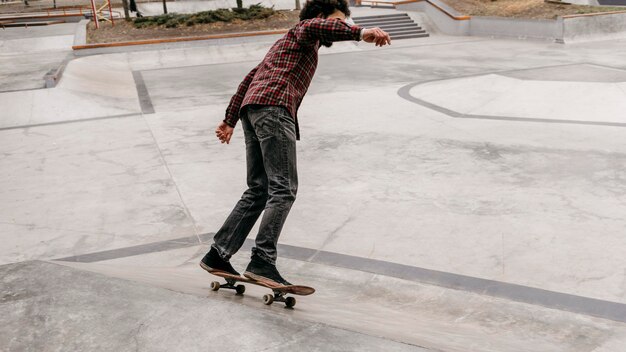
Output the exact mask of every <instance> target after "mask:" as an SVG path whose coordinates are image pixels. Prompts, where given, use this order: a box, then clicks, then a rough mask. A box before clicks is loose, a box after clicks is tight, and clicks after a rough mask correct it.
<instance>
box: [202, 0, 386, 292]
mask: <svg viewBox="0 0 626 352" xmlns="http://www.w3.org/2000/svg"><path fill="white" fill-rule="evenodd" d="M349 15H350V10H349V8H348V4H347V2H346V0H309V1H307V3H306V4H305V5H304V7H303V9H302V11H301V12H300V22H299V23H298V24H297V25H296V26H294V27H293V28H292V29H291V30H289V32H288V33H287V34H285V36H284V37H283V38H281V39H279V40H278V41H277V42H276V43H274V45H273V46H272V48H271V49H270V50H269V52H268V53H267V55H266V56H265V58H264V59H263V61H262V62H261V63H260V64H259V65H258V66H256V67H255V68H254V69H252V71H250V73H248V75H247V76H246V77H245V78H244V80H243V82H241V84H240V85H239V88H238V89H237V92H236V93H235V95H234V96H233V97H232V99H231V101H230V104H229V105H228V108H227V109H226V118H225V119H224V121H223V122H222V123H220V124H219V126H218V127H217V129H216V131H215V134H216V136H217V137H218V138H219V139H220V141H221V142H222V143H227V144H228V143H229V142H230V138H231V136H232V134H233V129H234V128H235V125H236V123H237V120H239V119H240V118H241V124H242V125H243V131H244V135H245V142H246V164H247V183H248V189H247V190H246V191H245V192H244V193H243V196H242V197H241V199H240V200H239V202H238V203H237V205H236V206H235V208H234V209H233V211H232V212H231V214H230V215H229V216H228V218H227V219H226V222H225V223H224V225H223V226H222V228H221V229H220V230H219V231H218V232H217V233H216V234H215V237H214V243H213V245H212V246H211V249H210V251H209V252H208V253H207V254H206V255H205V256H204V258H203V259H202V261H201V262H200V266H201V267H202V268H203V269H205V270H207V271H208V272H227V273H230V274H233V275H239V273H238V272H237V271H236V270H235V269H234V268H233V267H232V265H231V264H230V262H229V259H230V257H231V256H232V255H233V254H235V253H236V252H237V251H238V250H239V249H240V248H241V246H242V245H243V243H244V241H245V239H246V237H247V236H248V233H249V232H250V230H251V229H252V227H253V226H254V224H255V222H256V221H257V219H258V218H259V216H260V214H261V212H263V211H265V212H264V214H263V218H262V220H261V224H260V228H259V233H258V235H257V237H256V241H255V247H254V248H252V258H251V261H250V264H248V267H247V268H246V271H245V273H244V276H246V277H248V278H250V279H254V280H257V281H261V282H263V283H265V284H268V285H273V286H281V285H290V283H289V282H288V281H287V280H285V279H284V278H283V277H282V276H281V275H280V273H279V272H278V270H277V269H276V257H277V254H276V245H277V243H278V237H279V235H280V232H281V230H282V228H283V225H284V223H285V220H286V219H287V215H288V214H289V210H290V209H291V205H292V204H293V202H294V200H295V199H296V192H297V189H298V176H297V168H296V140H297V139H299V129H298V117H297V111H298V108H299V106H300V103H301V102H302V98H303V97H304V95H305V93H306V91H307V89H308V87H309V84H310V83H311V79H312V78H313V74H314V73H315V69H316V67H317V60H318V49H319V46H320V45H323V46H326V47H330V46H331V45H332V43H333V42H335V41H345V40H355V41H359V40H364V41H365V42H367V43H375V44H376V45H377V46H383V45H386V44H391V39H390V37H389V35H388V34H387V33H385V32H384V31H383V30H381V29H379V28H368V29H362V28H360V27H358V26H356V25H350V24H349V21H348V20H346V17H347V16H349Z"/></svg>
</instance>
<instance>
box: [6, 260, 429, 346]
mask: <svg viewBox="0 0 626 352" xmlns="http://www.w3.org/2000/svg"><path fill="white" fill-rule="evenodd" d="M0 277H2V278H3V279H2V283H1V284H0V285H1V286H0V289H1V292H2V294H1V296H0V303H2V304H0V346H2V349H3V350H6V351H61V350H62V351H131V350H132V351H236V352H244V351H261V350H263V351H293V350H294V349H295V348H297V349H298V351H407V352H408V351H426V350H425V349H422V348H419V347H415V346H411V345H406V344H402V343H397V342H393V341H389V340H385V339H381V338H376V337H371V336H367V335H363V334H359V333H355V332H351V331H347V330H343V329H337V328H333V327H329V326H327V325H325V324H320V323H312V322H308V321H302V320H297V319H294V318H293V317H290V316H289V314H281V315H276V314H272V313H268V312H263V311H260V310H256V309H252V308H250V307H246V306H242V305H239V304H236V303H231V302H224V301H221V302H220V301H216V300H212V299H207V298H203V297H195V296H192V295H187V294H181V293H177V292H172V291H169V290H166V289H162V288H156V287H150V286H145V285H141V284H137V283H133V282H130V281H125V280H120V279H115V278H109V277H105V276H103V275H100V274H95V273H90V272H84V271H79V270H76V269H72V268H68V267H65V266H61V265H56V264H51V263H46V262H40V261H34V262H22V263H18V264H10V265H4V266H1V267H0Z"/></svg>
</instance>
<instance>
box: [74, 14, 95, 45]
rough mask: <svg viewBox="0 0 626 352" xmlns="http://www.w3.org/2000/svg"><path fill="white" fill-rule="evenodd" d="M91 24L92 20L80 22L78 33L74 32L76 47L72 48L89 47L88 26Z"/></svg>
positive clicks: (77, 27) (77, 28)
mask: <svg viewBox="0 0 626 352" xmlns="http://www.w3.org/2000/svg"><path fill="white" fill-rule="evenodd" d="M89 22H91V20H81V21H80V22H78V25H77V26H76V31H75V32H74V45H73V46H72V48H73V47H75V46H81V45H87V25H88V24H89Z"/></svg>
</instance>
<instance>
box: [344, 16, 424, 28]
mask: <svg viewBox="0 0 626 352" xmlns="http://www.w3.org/2000/svg"><path fill="white" fill-rule="evenodd" d="M354 23H356V24H357V25H359V26H363V27H375V26H376V27H379V26H382V25H385V24H396V23H415V22H413V20H412V19H410V18H398V19H389V20H374V21H361V22H357V21H354Z"/></svg>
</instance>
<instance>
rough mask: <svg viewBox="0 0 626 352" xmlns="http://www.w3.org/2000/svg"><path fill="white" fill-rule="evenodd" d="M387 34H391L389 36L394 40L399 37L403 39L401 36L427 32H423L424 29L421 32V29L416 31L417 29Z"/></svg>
mask: <svg viewBox="0 0 626 352" xmlns="http://www.w3.org/2000/svg"><path fill="white" fill-rule="evenodd" d="M387 33H389V35H390V36H391V37H392V38H398V37H401V36H403V35H405V34H425V33H426V31H425V30H423V29H421V30H419V29H418V30H415V29H405V30H401V31H393V32H387Z"/></svg>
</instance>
